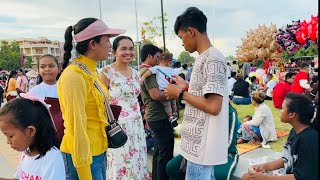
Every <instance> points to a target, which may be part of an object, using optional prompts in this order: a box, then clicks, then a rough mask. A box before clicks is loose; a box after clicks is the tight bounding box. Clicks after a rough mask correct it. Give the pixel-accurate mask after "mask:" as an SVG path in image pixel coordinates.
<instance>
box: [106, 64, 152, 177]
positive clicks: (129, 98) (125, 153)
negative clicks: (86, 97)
mask: <svg viewBox="0 0 320 180" xmlns="http://www.w3.org/2000/svg"><path fill="white" fill-rule="evenodd" d="M131 70H132V76H131V77H130V78H127V77H125V76H123V75H122V74H120V73H119V72H117V71H116V70H115V69H114V68H112V67H111V66H110V65H109V66H106V67H105V68H104V69H103V71H102V72H103V73H104V74H105V75H106V76H107V77H108V79H109V80H110V84H109V94H110V103H111V104H114V105H119V106H121V107H122V110H121V113H120V116H119V119H118V122H119V124H120V125H121V127H122V128H123V130H124V131H125V132H126V133H127V135H128V141H127V142H126V144H125V145H124V146H122V147H120V148H117V149H111V148H109V149H108V151H107V177H108V179H112V180H115V179H119V180H120V179H121V180H125V179H136V180H143V179H150V177H149V173H148V168H147V146H146V138H145V132H144V127H143V122H142V116H141V112H140V106H139V102H138V96H139V94H140V85H139V74H138V72H137V71H136V70H134V69H132V68H131Z"/></svg>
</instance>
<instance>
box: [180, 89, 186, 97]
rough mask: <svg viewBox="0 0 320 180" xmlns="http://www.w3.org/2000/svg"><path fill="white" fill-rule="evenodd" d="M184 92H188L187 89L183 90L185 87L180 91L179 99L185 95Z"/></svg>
mask: <svg viewBox="0 0 320 180" xmlns="http://www.w3.org/2000/svg"><path fill="white" fill-rule="evenodd" d="M184 92H186V91H185V90H183V89H182V90H181V91H180V94H179V99H182V97H183V93H184Z"/></svg>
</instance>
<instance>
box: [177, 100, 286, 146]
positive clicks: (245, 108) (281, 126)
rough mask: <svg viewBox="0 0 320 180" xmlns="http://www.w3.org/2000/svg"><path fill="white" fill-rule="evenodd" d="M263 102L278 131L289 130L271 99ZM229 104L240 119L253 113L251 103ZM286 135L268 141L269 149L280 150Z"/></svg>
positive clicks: (181, 112) (180, 120)
mask: <svg viewBox="0 0 320 180" xmlns="http://www.w3.org/2000/svg"><path fill="white" fill-rule="evenodd" d="M265 103H266V104H267V105H268V106H269V108H270V109H271V111H272V114H273V118H274V120H275V125H276V129H277V130H280V131H287V132H290V130H291V128H292V127H291V125H289V124H285V123H282V122H281V121H280V110H279V109H276V108H274V107H273V102H272V101H265ZM231 105H232V106H233V107H234V108H235V109H236V110H237V112H238V117H239V120H240V121H242V118H243V117H244V116H246V115H253V114H254V107H253V105H251V104H249V105H236V104H233V103H231ZM183 112H184V109H182V110H180V112H179V114H180V118H179V120H178V122H179V124H181V122H182V116H183ZM287 137H288V136H284V137H281V138H278V141H276V142H271V143H268V144H270V146H271V150H274V151H278V152H281V151H282V147H283V145H284V143H285V142H286V140H287Z"/></svg>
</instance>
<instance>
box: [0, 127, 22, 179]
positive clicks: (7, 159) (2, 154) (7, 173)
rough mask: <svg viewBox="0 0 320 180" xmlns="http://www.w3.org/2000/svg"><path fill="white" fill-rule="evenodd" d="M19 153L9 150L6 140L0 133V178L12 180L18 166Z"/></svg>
mask: <svg viewBox="0 0 320 180" xmlns="http://www.w3.org/2000/svg"><path fill="white" fill-rule="evenodd" d="M20 155H21V153H20V152H17V151H15V150H13V149H12V148H10V146H9V145H8V144H7V138H6V137H5V136H4V134H3V133H0V177H4V178H12V177H13V175H14V173H15V169H16V168H17V166H18V163H19V159H20Z"/></svg>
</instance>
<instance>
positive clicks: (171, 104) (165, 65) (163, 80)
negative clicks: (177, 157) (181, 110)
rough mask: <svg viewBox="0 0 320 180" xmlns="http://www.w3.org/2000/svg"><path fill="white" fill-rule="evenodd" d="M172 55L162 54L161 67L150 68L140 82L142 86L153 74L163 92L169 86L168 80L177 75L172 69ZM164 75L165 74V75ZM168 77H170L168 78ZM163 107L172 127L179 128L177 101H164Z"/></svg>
mask: <svg viewBox="0 0 320 180" xmlns="http://www.w3.org/2000/svg"><path fill="white" fill-rule="evenodd" d="M172 56H173V55H172V54H171V53H162V55H161V56H160V58H159V65H158V66H154V67H152V68H150V69H149V70H148V71H147V72H146V73H145V74H144V75H143V76H142V77H141V80H140V85H142V84H143V82H144V80H145V79H146V78H147V77H149V76H151V75H152V74H156V79H157V83H158V85H159V89H160V90H161V91H163V90H164V88H165V87H166V86H167V85H168V84H169V82H168V80H167V78H172V75H176V74H175V72H174V69H173V68H171V63H172ZM163 73H164V74H163ZM165 74H166V75H165ZM166 76H168V77H166ZM161 103H162V105H163V106H164V110H165V112H166V113H167V115H168V117H169V121H170V122H171V126H172V127H176V126H178V123H177V119H178V118H177V117H178V113H177V105H176V100H171V101H162V102H161Z"/></svg>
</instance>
